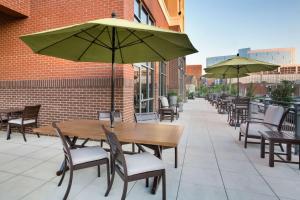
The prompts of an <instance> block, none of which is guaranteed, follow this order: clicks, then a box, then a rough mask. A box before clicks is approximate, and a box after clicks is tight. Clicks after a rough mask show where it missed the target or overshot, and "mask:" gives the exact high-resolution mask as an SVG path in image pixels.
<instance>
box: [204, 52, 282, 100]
mask: <svg viewBox="0 0 300 200" xmlns="http://www.w3.org/2000/svg"><path fill="white" fill-rule="evenodd" d="M278 67H279V65H275V64H272V63H267V62H262V61H258V60H254V59H250V58H244V57H240V56H239V54H237V56H235V57H233V58H229V59H227V60H225V61H222V62H219V63H217V64H215V65H212V66H210V67H207V68H205V72H206V73H215V74H224V75H227V74H228V75H236V77H237V90H238V93H237V97H239V85H240V84H239V77H240V75H241V74H247V73H254V72H261V71H272V70H275V69H277V68H278Z"/></svg>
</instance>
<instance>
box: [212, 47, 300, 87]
mask: <svg viewBox="0 0 300 200" xmlns="http://www.w3.org/2000/svg"><path fill="white" fill-rule="evenodd" d="M238 53H239V56H241V57H246V58H251V59H255V60H260V61H264V62H269V63H273V64H277V65H280V67H279V68H278V69H277V70H275V71H270V72H260V73H252V74H251V75H250V76H247V77H243V78H240V82H241V83H251V82H252V83H261V82H267V83H279V82H280V81H281V80H291V81H296V80H300V67H299V66H300V64H296V49H295V48H274V49H257V50H251V49H250V48H244V49H239V50H238ZM233 56H235V55H228V56H216V57H209V58H207V59H206V67H209V66H211V65H214V64H216V63H218V62H221V61H224V60H227V59H229V58H231V57H233ZM235 82H236V79H232V83H235Z"/></svg>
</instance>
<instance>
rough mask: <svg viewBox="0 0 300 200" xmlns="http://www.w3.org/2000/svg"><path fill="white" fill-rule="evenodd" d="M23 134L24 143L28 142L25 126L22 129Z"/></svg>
mask: <svg viewBox="0 0 300 200" xmlns="http://www.w3.org/2000/svg"><path fill="white" fill-rule="evenodd" d="M21 132H22V135H23V139H24V141H25V142H27V140H26V137H25V127H24V126H22V127H21Z"/></svg>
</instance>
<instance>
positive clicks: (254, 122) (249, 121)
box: [246, 120, 278, 127]
mask: <svg viewBox="0 0 300 200" xmlns="http://www.w3.org/2000/svg"><path fill="white" fill-rule="evenodd" d="M246 123H248V124H250V123H253V124H265V125H270V126H276V127H277V126H278V125H276V124H271V123H267V122H262V121H251V120H246Z"/></svg>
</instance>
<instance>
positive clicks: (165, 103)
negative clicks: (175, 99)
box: [160, 97, 169, 108]
mask: <svg viewBox="0 0 300 200" xmlns="http://www.w3.org/2000/svg"><path fill="white" fill-rule="evenodd" d="M160 101H161V106H162V107H163V108H168V107H169V101H168V99H167V97H160Z"/></svg>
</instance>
